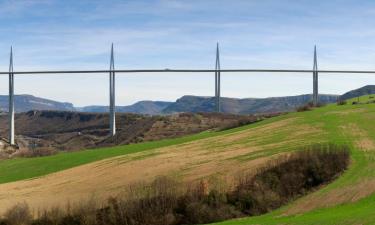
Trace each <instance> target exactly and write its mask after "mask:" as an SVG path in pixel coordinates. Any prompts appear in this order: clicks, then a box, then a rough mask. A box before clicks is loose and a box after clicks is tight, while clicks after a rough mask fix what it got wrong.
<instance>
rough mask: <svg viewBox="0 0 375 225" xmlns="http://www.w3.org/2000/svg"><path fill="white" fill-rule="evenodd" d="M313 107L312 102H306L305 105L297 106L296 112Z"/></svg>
mask: <svg viewBox="0 0 375 225" xmlns="http://www.w3.org/2000/svg"><path fill="white" fill-rule="evenodd" d="M313 107H314V104H313V103H312V102H308V103H307V104H305V105H301V106H299V107H297V109H296V110H297V112H305V111H309V110H311V109H312V108H313Z"/></svg>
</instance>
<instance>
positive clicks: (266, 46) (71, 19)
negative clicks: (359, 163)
mask: <svg viewBox="0 0 375 225" xmlns="http://www.w3.org/2000/svg"><path fill="white" fill-rule="evenodd" d="M0 33H1V35H0V40H1V41H0V70H2V71H6V70H7V67H8V61H9V49H10V46H11V45H13V47H14V52H15V55H14V62H15V64H14V66H15V70H16V71H17V70H47V69H67V70H68V69H107V68H109V50H110V44H111V43H112V42H113V43H114V45H115V67H116V68H117V69H138V68H160V69H164V68H176V69H178V68H196V69H198V68H202V69H209V68H214V63H215V47H216V42H217V41H219V42H220V49H221V65H222V68H223V69H229V68H270V69H272V68H280V69H281V68H285V69H311V68H312V61H313V58H312V56H313V47H314V44H316V45H317V47H318V64H319V69H353V70H354V69H361V70H365V69H372V70H375V1H370V0H368V1H346V0H341V1H318V0H317V1H303V0H301V1H287V0H285V1H277V0H263V1H252V0H204V1H203V0H184V1H183V0H134V1H104V0H103V1H95V0H87V1H86V0H80V1H73V0H65V1H59V0H34V1H33V0H29V1H22V0H18V1H4V0H0ZM222 80H223V85H222V95H223V96H227V97H269V96H283V95H297V94H304V93H311V92H312V75H311V76H310V75H301V74H241V75H240V74H230V73H228V74H223V75H222ZM213 82H214V77H213V74H212V75H211V74H184V76H182V75H181V74H162V73H161V74H152V75H150V74H149V75H147V74H137V75H130V76H122V75H118V76H117V87H116V88H117V90H116V91H117V93H116V97H117V104H118V105H127V104H131V103H134V102H136V101H138V100H146V99H147V100H175V99H177V98H179V97H180V96H182V95H186V94H191V95H205V96H209V95H212V94H213V92H214V85H213V84H214V83H213ZM374 83H375V76H370V75H345V76H344V75H321V76H320V91H321V92H323V93H332V94H341V93H343V92H346V91H348V90H351V89H354V88H358V87H360V86H363V85H365V84H374ZM7 92H8V87H7V77H4V76H2V77H0V94H7ZM15 92H16V94H33V95H36V96H40V97H46V98H50V99H55V100H59V101H69V102H72V103H74V104H75V105H77V106H83V105H92V104H102V105H106V104H108V99H109V97H108V76H107V75H104V74H101V75H95V76H91V77H88V76H82V75H77V74H73V75H69V76H61V75H53V76H47V75H35V76H24V75H23V76H17V77H16V90H15Z"/></svg>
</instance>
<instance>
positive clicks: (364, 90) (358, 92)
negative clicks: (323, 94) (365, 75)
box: [340, 85, 375, 100]
mask: <svg viewBox="0 0 375 225" xmlns="http://www.w3.org/2000/svg"><path fill="white" fill-rule="evenodd" d="M370 94H375V85H367V86H364V87H361V88H358V89H355V90H352V91H349V92H347V93H345V94H343V95H341V97H340V99H342V100H347V99H351V98H355V97H359V96H362V95H370Z"/></svg>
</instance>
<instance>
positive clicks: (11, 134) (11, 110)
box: [0, 44, 375, 145]
mask: <svg viewBox="0 0 375 225" xmlns="http://www.w3.org/2000/svg"><path fill="white" fill-rule="evenodd" d="M160 72H163V73H171V72H173V73H214V74H215V111H216V112H220V111H221V107H220V95H221V94H220V92H221V90H220V86H221V83H220V82H221V73H228V72H230V73H304V74H312V75H313V99H312V101H313V104H314V105H317V104H318V103H319V97H318V73H327V74H329V73H331V74H335V73H352V74H375V71H369V70H362V71H360V70H357V71H355V70H318V62H317V52H316V47H314V56H313V69H312V70H288V69H224V70H223V69H221V68H220V54H219V44H217V47H216V64H215V69H165V70H160V69H147V70H143V69H139V70H116V69H115V62H114V49H113V44H112V46H111V53H110V66H109V70H59V71H58V70H56V71H53V70H50V71H14V69H13V49H12V47H11V50H10V62H9V71H8V72H0V75H9V113H8V115H9V144H11V145H14V144H15V127H14V113H15V112H14V76H15V75H17V74H24V75H25V74H72V73H75V74H92V73H108V74H109V96H110V98H109V116H110V118H109V131H110V135H111V136H114V135H115V134H116V120H115V118H116V112H115V74H116V73H117V74H129V73H160Z"/></svg>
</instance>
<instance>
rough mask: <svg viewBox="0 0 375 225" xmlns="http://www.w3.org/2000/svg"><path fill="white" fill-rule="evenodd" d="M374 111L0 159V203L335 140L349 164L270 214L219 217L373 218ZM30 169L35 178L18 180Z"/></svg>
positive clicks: (348, 110) (51, 201) (227, 165)
mask: <svg viewBox="0 0 375 225" xmlns="http://www.w3.org/2000/svg"><path fill="white" fill-rule="evenodd" d="M373 119H375V104H357V105H351V104H348V105H343V106H337V105H329V106H325V107H322V108H318V109H314V110H312V111H307V112H303V113H290V114H287V115H282V116H279V117H274V118H271V119H267V120H264V121H262V122H259V123H256V124H252V125H247V126H244V127H240V128H236V129H232V130H226V131H221V132H205V133H201V134H198V135H194V136H190V137H184V138H179V139H172V140H165V141H158V142H149V143H142V144H134V145H129V146H119V147H115V148H110V149H102V150H96V151H82V152H76V153H64V154H58V155H55V156H50V157H42V158H34V159H16V160H11V161H9V160H6V161H1V162H0V173H1V176H0V182H1V183H3V184H1V185H0V193H7V194H6V195H0V211H2V212H3V211H4V210H5V209H6V208H7V207H9V206H10V205H12V203H15V202H17V201H26V202H28V203H29V204H30V205H31V206H32V207H33V208H35V207H37V208H39V207H47V206H51V205H55V204H61V202H63V201H67V200H73V199H75V200H77V199H81V198H83V199H87V198H90V195H91V193H96V195H98V196H102V197H105V196H108V195H114V194H117V193H119V192H120V191H121V189H122V188H123V187H124V186H127V185H129V184H133V183H137V182H142V181H151V180H152V179H154V178H155V177H157V176H160V175H168V176H173V177H178V178H179V179H183V180H185V181H189V180H196V179H202V178H210V179H211V178H214V179H218V178H219V177H222V178H225V179H229V178H231V177H234V176H236V174H238V173H241V172H242V171H249V170H250V171H253V170H254V169H255V168H257V167H258V166H260V165H263V164H264V163H265V162H266V161H268V160H270V159H272V158H274V157H278V156H280V155H283V154H287V153H290V152H293V151H297V150H300V149H301V148H303V147H306V146H309V145H311V144H316V143H336V144H348V145H349V146H351V148H352V164H351V166H350V168H349V170H348V171H347V172H346V173H345V174H344V175H343V176H341V177H340V178H339V179H338V180H337V181H335V182H333V183H332V184H329V185H328V186H325V187H323V188H322V189H320V190H317V191H316V192H314V193H312V194H309V195H307V196H305V197H303V198H301V199H298V200H296V201H294V202H291V203H290V204H289V205H287V206H286V207H283V208H281V209H279V210H277V211H275V212H272V213H270V214H266V215H263V216H259V217H253V218H246V219H240V220H233V221H227V222H224V223H223V224H231V225H237V224H373V222H375V217H374V216H373V210H372V209H373V208H374V207H375V201H374V199H375V195H374V194H373V193H374V192H375V185H374V183H375V173H374V172H373V171H374V170H373V169H372V168H373V167H374V166H375V161H374V160H373V159H374V157H375V155H374V152H375V151H374V150H375V126H374V125H373V124H372V123H369V122H368V121H372V120H373ZM115 156H116V157H115ZM98 160H101V161H98ZM13 168H17V170H14V169H13ZM58 171H60V172H58ZM114 171H116V172H115V173H114ZM52 172H55V173H52ZM42 175H44V176H42ZM39 176H41V177H39ZM32 177H39V178H35V179H30V180H24V181H20V180H22V179H27V178H32ZM17 180H18V182H12V183H7V182H9V181H17ZM57 192H58V193H59V194H58V195H56V193H57ZM296 215H298V216H296Z"/></svg>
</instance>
